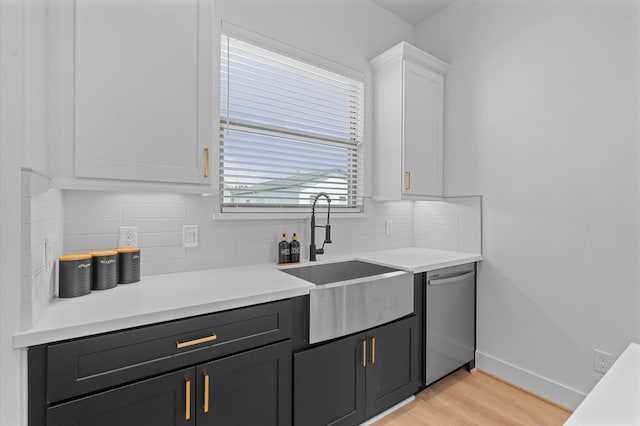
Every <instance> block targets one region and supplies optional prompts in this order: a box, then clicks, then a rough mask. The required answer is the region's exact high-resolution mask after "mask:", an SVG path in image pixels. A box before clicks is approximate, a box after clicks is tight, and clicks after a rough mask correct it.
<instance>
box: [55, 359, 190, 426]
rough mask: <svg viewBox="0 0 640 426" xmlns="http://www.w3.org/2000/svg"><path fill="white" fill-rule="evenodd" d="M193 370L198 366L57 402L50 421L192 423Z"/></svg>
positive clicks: (141, 425)
mask: <svg viewBox="0 0 640 426" xmlns="http://www.w3.org/2000/svg"><path fill="white" fill-rule="evenodd" d="M194 373H195V369H193V368H188V369H185V370H180V371H176V372H174V373H170V374H165V375H162V376H159V377H156V378H153V379H148V380H143V381H140V382H137V383H134V384H132V385H128V386H123V387H119V388H116V389H113V390H109V391H106V392H100V393H98V394H95V395H92V396H88V397H84V398H80V399H76V400H74V401H71V402H67V403H62V404H59V405H56V406H54V407H51V408H49V409H48V410H47V425H49V426H70V425H78V426H115V425H118V426H178V425H190V424H193V422H191V421H189V419H188V418H187V417H191V418H193V417H194V416H193V414H194V408H195V404H194V401H193V399H191V400H189V398H187V388H189V392H191V391H192V388H193V378H194ZM189 413H191V414H190V416H188V415H187V414H189Z"/></svg>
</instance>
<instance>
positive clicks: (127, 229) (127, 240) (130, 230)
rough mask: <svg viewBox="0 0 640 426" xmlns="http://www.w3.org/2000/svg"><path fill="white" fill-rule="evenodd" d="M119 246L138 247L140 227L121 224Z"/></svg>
mask: <svg viewBox="0 0 640 426" xmlns="http://www.w3.org/2000/svg"><path fill="white" fill-rule="evenodd" d="M118 247H138V227H137V226H121V227H120V234H119V237H118Z"/></svg>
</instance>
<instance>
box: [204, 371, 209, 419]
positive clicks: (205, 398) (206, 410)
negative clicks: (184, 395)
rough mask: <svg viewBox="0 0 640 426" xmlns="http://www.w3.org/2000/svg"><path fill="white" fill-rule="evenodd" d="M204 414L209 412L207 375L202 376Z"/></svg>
mask: <svg viewBox="0 0 640 426" xmlns="http://www.w3.org/2000/svg"><path fill="white" fill-rule="evenodd" d="M204 412H205V413H208V412H209V375H208V374H205V375H204Z"/></svg>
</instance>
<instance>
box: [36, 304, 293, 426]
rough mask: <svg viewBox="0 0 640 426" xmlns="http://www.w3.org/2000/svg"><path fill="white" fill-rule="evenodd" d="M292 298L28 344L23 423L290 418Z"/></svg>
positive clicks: (286, 422)
mask: <svg viewBox="0 0 640 426" xmlns="http://www.w3.org/2000/svg"><path fill="white" fill-rule="evenodd" d="M292 304H293V302H292V299H285V300H282V301H276V302H270V303H265V304H260V305H254V306H250V307H246V308H238V309H233V310H229V311H223V312H216V313H211V314H205V315H202V316H197V317H191V318H186V319H181V320H177V321H169V322H166V323H159V324H154V325H149V326H144V327H138V328H132V329H127V330H120V331H115V332H111V333H105V334H101V335H95V336H89V337H84V338H79V339H74V340H68V341H64V342H55V343H51V344H44V345H40V346H35V347H32V348H30V349H29V372H28V375H29V377H28V381H29V421H28V424H29V426H234V425H238V426H240V425H242V426H245V425H261V426H262V425H264V426H290V425H291V421H292V405H291V404H292V397H291V388H292V351H293V349H292V340H291V337H292V331H291V329H292Z"/></svg>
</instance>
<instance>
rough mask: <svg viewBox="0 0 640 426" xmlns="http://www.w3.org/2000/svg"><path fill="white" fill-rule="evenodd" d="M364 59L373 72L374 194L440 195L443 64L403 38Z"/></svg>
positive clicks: (381, 196)
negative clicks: (400, 41) (397, 43)
mask: <svg viewBox="0 0 640 426" xmlns="http://www.w3.org/2000/svg"><path fill="white" fill-rule="evenodd" d="M370 63H371V67H372V69H373V72H374V164H375V170H374V189H373V192H374V197H375V198H376V199H379V200H401V199H425V198H430V197H442V196H443V124H444V123H443V118H444V117H443V116H444V114H443V110H444V74H445V73H446V71H447V68H448V65H447V64H445V63H444V62H442V61H440V60H439V59H437V58H434V57H433V56H431V55H429V54H427V53H425V52H423V51H421V50H419V49H418V48H416V47H414V46H412V45H410V44H408V43H405V42H403V43H400V44H399V45H397V46H395V47H393V48H391V49H389V50H388V51H386V52H384V53H382V54H381V55H379V56H377V57H375V58H374V59H372V60H371V62H370Z"/></svg>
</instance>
